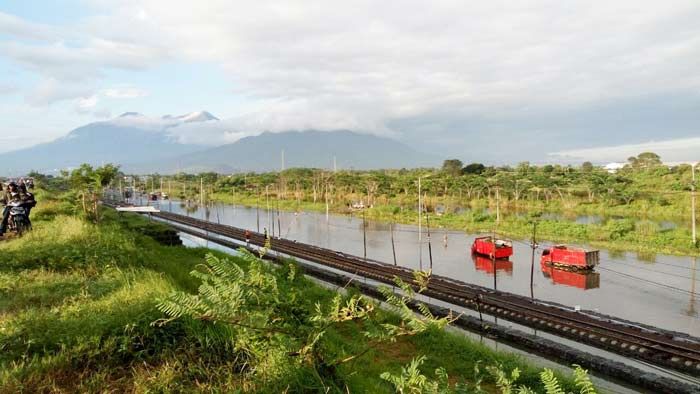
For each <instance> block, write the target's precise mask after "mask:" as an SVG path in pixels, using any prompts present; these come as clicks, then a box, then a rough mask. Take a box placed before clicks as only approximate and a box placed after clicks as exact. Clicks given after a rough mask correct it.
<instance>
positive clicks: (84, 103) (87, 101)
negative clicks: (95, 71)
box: [77, 95, 99, 110]
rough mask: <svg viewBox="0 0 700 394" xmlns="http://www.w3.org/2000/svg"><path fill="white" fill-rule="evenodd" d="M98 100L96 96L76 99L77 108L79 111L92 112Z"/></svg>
mask: <svg viewBox="0 0 700 394" xmlns="http://www.w3.org/2000/svg"><path fill="white" fill-rule="evenodd" d="M98 101H99V99H98V98H97V96H96V95H92V96H89V97H83V98H80V99H78V102H77V107H78V109H80V110H92V109H93V108H95V106H96V105H97V102H98Z"/></svg>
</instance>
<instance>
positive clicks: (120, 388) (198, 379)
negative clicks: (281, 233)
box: [0, 199, 571, 393]
mask: <svg viewBox="0 0 700 394" xmlns="http://www.w3.org/2000/svg"><path fill="white" fill-rule="evenodd" d="M42 205H44V206H43V207H42ZM39 207H41V208H39ZM39 207H37V211H38V212H43V213H42V215H43V216H41V215H38V216H39V217H38V218H35V221H34V224H35V230H34V231H32V232H31V233H29V234H27V235H26V236H24V237H22V238H17V239H11V240H8V241H4V242H0V392H2V393H15V392H65V393H69V392H192V391H198V392H236V391H239V392H253V391H254V392H270V393H277V392H283V391H285V390H287V391H288V392H322V389H321V387H319V386H318V384H317V383H315V382H316V381H315V379H314V377H313V372H312V371H311V370H309V369H303V368H302V369H299V370H295V371H286V372H285V373H284V374H282V375H280V376H277V377H275V378H274V379H269V380H261V381H251V380H250V379H248V378H246V375H245V374H244V373H241V372H242V371H241V362H240V359H239V356H240V354H239V353H238V352H237V351H236V348H235V346H234V344H235V338H233V337H232V336H231V332H230V330H229V329H228V327H227V326H226V325H224V324H215V323H204V322H199V321H195V320H192V319H187V318H183V319H179V320H176V321H174V322H171V323H169V324H166V325H160V324H153V323H154V322H156V321H158V319H161V318H163V317H164V316H163V314H162V313H160V312H158V311H157V309H156V308H155V306H156V304H157V302H158V301H159V300H160V299H162V298H164V297H166V296H167V295H169V294H170V293H171V292H172V291H174V290H185V291H190V292H194V291H196V289H197V287H198V283H197V281H196V280H195V279H194V278H193V277H192V276H190V275H189V272H190V271H192V270H193V269H195V267H196V266H197V265H199V264H201V263H203V261H204V255H205V254H206V253H215V254H217V255H222V253H220V252H212V251H211V250H207V249H203V248H185V247H182V246H165V245H163V244H161V243H159V242H157V241H156V239H158V238H159V237H158V236H155V239H154V238H152V237H151V236H153V234H158V233H159V232H162V231H164V230H167V229H164V227H163V226H162V225H159V224H154V223H149V222H147V221H146V220H145V219H143V218H141V217H137V216H134V215H126V216H123V217H118V216H117V215H116V214H114V213H113V212H105V216H104V218H103V221H102V224H100V225H99V226H98V225H95V224H91V223H88V222H86V221H85V220H83V219H81V218H79V217H76V216H74V215H70V212H71V210H70V209H69V208H70V206H69V205H66V204H65V201H61V200H60V199H54V200H43V201H42V203H40V205H39ZM144 234H149V235H151V236H147V235H144ZM230 258H232V259H234V261H236V263H238V264H241V265H243V264H245V261H244V260H242V259H238V258H236V257H230ZM285 278H286V275H285V273H284V272H283V271H281V272H280V274H279V278H278V282H279V286H280V289H281V291H282V292H283V294H285V297H284V299H283V300H282V302H281V304H280V306H279V307H280V308H283V309H284V310H285V311H286V312H285V313H291V314H293V315H295V316H298V317H299V323H298V324H299V329H303V327H304V324H305V323H304V322H305V321H306V319H308V317H309V316H310V315H311V314H312V312H313V309H314V305H315V303H316V302H321V303H325V302H328V301H329V300H330V299H331V297H332V296H333V295H334V294H335V293H334V292H333V291H332V290H328V289H326V288H323V287H321V286H318V285H316V284H314V283H313V282H311V281H309V280H307V279H304V278H302V279H301V280H297V281H288V280H286V279H285ZM379 316H380V317H379V318H380V319H386V320H387V321H396V320H397V317H396V316H395V315H393V314H392V313H389V312H386V311H381V312H380V314H379ZM359 333H360V331H359V328H358V329H357V330H356V329H355V328H353V327H352V326H350V327H347V326H344V327H342V328H331V329H330V330H329V331H328V333H327V335H328V339H330V340H328V341H327V342H326V343H327V344H328V345H327V348H326V349H324V351H326V352H328V354H337V355H340V354H353V352H357V351H359V350H360V349H361V348H362V347H363V342H364V340H363V339H362V338H361V337H360V334H359ZM420 354H424V355H426V356H427V362H426V364H425V365H424V368H423V370H424V372H425V373H426V374H427V375H429V376H432V374H431V371H432V370H434V369H435V368H437V367H438V366H445V367H447V370H448V372H449V373H450V375H451V377H452V379H454V380H455V381H469V380H470V379H471V378H472V371H473V367H474V365H475V364H476V363H477V362H479V361H481V362H482V363H489V364H490V363H503V364H504V365H505V366H507V367H508V368H511V367H515V366H518V367H520V368H521V369H523V370H524V371H525V374H524V376H523V383H532V384H533V386H534V387H539V386H538V384H539V383H537V382H539V380H538V379H537V372H538V370H537V369H536V368H535V367H533V366H531V365H528V363H527V362H525V361H524V360H523V359H520V358H519V357H517V356H514V355H510V354H504V353H497V352H494V351H493V350H491V349H488V348H486V347H485V346H482V345H480V344H477V343H475V342H472V341H471V340H468V339H465V338H462V337H459V336H457V335H453V334H450V333H448V332H442V331H440V332H427V333H424V334H420V335H418V336H416V337H412V338H408V339H406V338H404V339H401V340H399V341H398V342H397V343H394V344H388V345H381V346H380V347H378V348H376V349H373V350H372V351H370V352H369V353H368V354H366V355H365V356H363V357H361V358H359V359H357V360H356V361H353V362H350V363H348V364H345V365H343V366H342V367H341V368H339V370H338V371H337V374H336V376H337V379H339V382H337V383H338V384H339V387H344V386H345V385H347V387H348V389H349V390H350V391H351V392H372V393H389V392H391V391H392V388H391V386H390V385H389V384H388V383H387V382H385V381H383V380H381V379H380V378H379V375H380V374H381V373H382V372H385V371H392V372H396V371H398V370H399V369H400V367H401V366H402V365H404V364H406V363H407V362H408V361H410V360H411V359H412V358H413V357H416V356H418V355H420ZM565 381H566V382H567V384H569V386H568V387H571V386H570V381H569V380H565ZM485 387H486V388H489V389H490V391H493V386H489V385H488V384H486V385H485Z"/></svg>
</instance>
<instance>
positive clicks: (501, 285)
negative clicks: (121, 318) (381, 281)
mask: <svg viewBox="0 0 700 394" xmlns="http://www.w3.org/2000/svg"><path fill="white" fill-rule="evenodd" d="M161 209H162V210H163V211H172V212H173V213H179V214H183V215H189V216H191V217H195V218H199V219H205V220H209V221H212V222H218V223H221V224H228V225H232V226H236V227H240V228H245V229H250V230H254V231H257V230H258V221H259V226H260V232H263V231H264V229H265V228H267V229H268V232H270V233H272V228H273V226H274V228H275V230H274V234H275V236H277V235H278V234H279V233H280V231H279V230H278V227H280V228H281V236H282V237H284V238H289V239H294V240H297V241H299V242H304V243H308V244H312V245H317V246H320V247H324V248H329V249H334V250H338V251H342V252H346V253H350V254H354V255H356V256H363V255H364V252H365V249H364V244H365V241H366V245H367V249H366V253H367V258H370V259H374V260H379V261H383V262H386V263H390V264H391V263H393V261H394V254H393V252H392V242H391V240H392V232H391V231H390V230H391V226H390V225H389V224H387V223H378V222H371V221H367V222H366V232H363V225H362V223H363V220H362V218H361V217H350V216H341V215H329V217H328V221H326V215H325V214H323V213H316V212H302V213H299V214H295V213H292V212H280V213H279V218H278V216H277V212H272V211H266V210H265V209H262V208H261V209H259V210H258V209H256V208H250V207H241V206H233V205H224V204H217V205H214V206H213V207H210V208H208V209H203V208H197V207H194V208H190V209H186V208H185V207H184V206H181V205H180V203H178V202H175V201H173V202H171V203H170V202H167V201H164V202H162V205H161ZM278 222H279V223H280V224H281V226H278ZM474 237H475V235H474V234H464V233H460V232H455V231H452V230H441V229H431V237H430V238H431V248H430V249H431V252H432V268H433V272H434V273H435V274H438V275H443V276H448V277H451V278H455V279H458V280H461V281H464V282H468V283H474V284H478V285H481V286H485V287H490V288H493V287H494V277H495V285H496V287H497V289H498V290H502V291H507V292H511V293H516V294H520V295H524V296H530V295H531V294H532V295H533V296H534V297H535V298H538V299H542V300H547V301H553V302H558V303H562V304H565V305H569V306H572V307H573V306H576V305H579V306H580V307H581V308H583V309H592V310H596V311H599V312H601V313H605V314H610V315H614V316H617V317H620V318H623V319H628V320H632V321H636V322H640V323H645V324H649V325H653V326H658V327H662V328H665V329H669V330H674V331H680V332H685V333H688V334H691V335H694V336H700V319H699V317H698V309H700V305H699V304H698V301H697V298H698V294H697V293H698V292H700V286H697V285H698V282H700V275H697V273H698V270H700V266H697V265H696V263H695V261H694V259H693V258H690V257H679V256H668V255H652V256H649V255H643V256H638V255H637V254H636V253H630V252H622V253H620V252H609V251H606V250H601V251H600V265H599V266H598V267H597V268H596V270H595V271H596V272H594V273H589V274H583V273H574V272H567V271H562V270H557V269H552V268H550V267H541V266H540V264H539V256H540V253H541V250H537V251H536V253H535V261H534V265H532V249H531V248H530V246H529V244H528V242H527V241H523V240H520V241H516V242H515V244H514V255H513V256H512V257H511V258H510V261H499V262H497V263H496V270H495V275H494V269H493V264H492V262H491V261H490V260H489V259H481V258H473V257H472V256H471V255H470V252H469V247H470V246H471V243H472V241H473V239H474ZM393 238H394V245H395V253H396V261H397V263H398V264H399V265H402V266H405V267H409V268H413V269H419V268H421V266H422V268H423V269H427V268H429V267H430V255H429V248H428V239H427V234H426V232H425V228H423V233H422V241H421V242H420V243H419V241H418V228H417V227H416V226H410V225H398V224H397V225H395V226H394V231H393ZM531 269H533V276H532V288H531V286H530V280H531Z"/></svg>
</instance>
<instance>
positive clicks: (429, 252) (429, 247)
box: [425, 212, 433, 272]
mask: <svg viewBox="0 0 700 394" xmlns="http://www.w3.org/2000/svg"><path fill="white" fill-rule="evenodd" d="M425 224H426V230H428V258H429V259H430V271H431V272H432V271H433V247H432V245H431V242H430V215H429V214H428V212H425Z"/></svg>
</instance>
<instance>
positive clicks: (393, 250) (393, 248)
mask: <svg viewBox="0 0 700 394" xmlns="http://www.w3.org/2000/svg"><path fill="white" fill-rule="evenodd" d="M389 231H391V253H392V254H393V255H394V266H396V246H395V245H394V224H393V223H391V224H390V225H389Z"/></svg>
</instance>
